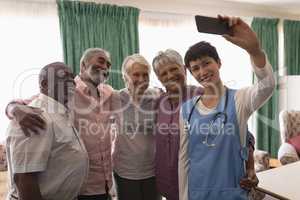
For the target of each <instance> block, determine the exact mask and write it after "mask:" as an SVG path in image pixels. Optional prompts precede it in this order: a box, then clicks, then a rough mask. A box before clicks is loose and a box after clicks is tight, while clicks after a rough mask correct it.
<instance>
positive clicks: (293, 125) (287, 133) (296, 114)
mask: <svg viewBox="0 0 300 200" xmlns="http://www.w3.org/2000/svg"><path fill="white" fill-rule="evenodd" d="M279 125H280V134H281V146H280V148H279V151H278V160H280V162H281V164H282V165H286V164H289V163H292V162H296V161H298V160H299V155H298V154H297V151H296V149H295V148H294V147H293V146H292V145H291V144H289V143H288V140H289V139H290V138H293V137H295V136H297V135H299V134H300V111H295V110H290V111H287V110H283V111H281V112H280V113H279Z"/></svg>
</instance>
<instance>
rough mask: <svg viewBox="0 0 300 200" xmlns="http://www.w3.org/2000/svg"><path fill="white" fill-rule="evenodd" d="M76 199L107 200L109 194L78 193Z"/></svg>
mask: <svg viewBox="0 0 300 200" xmlns="http://www.w3.org/2000/svg"><path fill="white" fill-rule="evenodd" d="M77 199H78V200H109V199H110V198H109V196H108V195H107V194H99V195H80V196H78V198H77Z"/></svg>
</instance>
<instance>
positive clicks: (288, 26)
mask: <svg viewBox="0 0 300 200" xmlns="http://www.w3.org/2000/svg"><path fill="white" fill-rule="evenodd" d="M283 30H284V54H285V60H284V61H285V66H286V68H287V75H300V55H299V54H300V21H293V20H284V22H283Z"/></svg>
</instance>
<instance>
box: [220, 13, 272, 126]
mask: <svg viewBox="0 0 300 200" xmlns="http://www.w3.org/2000/svg"><path fill="white" fill-rule="evenodd" d="M219 18H221V19H223V20H227V21H228V22H229V25H230V26H231V29H232V35H231V36H229V35H224V38H225V39H227V40H228V41H230V42H232V43H233V44H235V45H237V46H239V47H241V48H242V49H244V50H245V51H247V52H248V54H249V56H250V58H251V64H252V67H253V71H254V73H255V75H256V77H257V79H258V82H257V83H256V84H255V85H253V86H251V87H248V88H244V89H241V90H239V91H238V92H237V95H236V98H237V99H236V100H237V101H238V102H240V105H239V107H240V109H241V111H242V115H243V116H241V118H242V121H244V120H243V118H246V119H245V120H248V117H249V116H250V115H251V114H252V113H253V112H254V111H255V110H257V109H258V108H259V107H261V106H262V105H263V104H264V103H265V102H266V101H267V100H268V99H269V98H270V97H271V96H272V93H273V90H274V88H275V84H276V83H275V79H274V76H273V70H272V66H271V65H270V63H269V62H268V59H267V56H266V55H265V53H264V51H263V50H262V49H261V46H260V43H259V40H258V38H257V36H256V33H255V32H254V31H253V30H252V29H251V28H250V27H249V26H248V24H246V23H245V22H244V21H243V20H241V19H240V18H235V17H232V18H229V17H226V16H225V17H222V16H219ZM238 104H239V103H238ZM238 109H239V108H238Z"/></svg>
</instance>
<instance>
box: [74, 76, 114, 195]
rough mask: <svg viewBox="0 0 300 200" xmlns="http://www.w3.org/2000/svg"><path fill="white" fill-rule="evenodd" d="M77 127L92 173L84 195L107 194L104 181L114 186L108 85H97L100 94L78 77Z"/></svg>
mask: <svg viewBox="0 0 300 200" xmlns="http://www.w3.org/2000/svg"><path fill="white" fill-rule="evenodd" d="M75 82H76V93H75V95H76V96H75V106H74V107H75V127H76V128H77V130H78V131H79V133H80V136H81V138H82V140H83V142H84V144H85V147H86V150H87V152H88V156H89V174H88V178H87V179H86V181H85V182H84V184H83V187H82V189H81V193H80V194H81V195H95V194H105V193H106V190H105V184H106V182H107V186H108V187H109V188H111V186H112V165H111V137H110V121H109V119H110V115H111V97H112V93H113V89H112V88H111V87H110V86H108V85H105V84H100V85H99V86H98V92H99V96H100V97H98V96H97V95H95V94H92V93H91V91H90V89H89V87H88V86H87V85H86V84H85V83H84V82H83V81H82V80H81V79H80V77H79V76H77V77H76V78H75Z"/></svg>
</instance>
